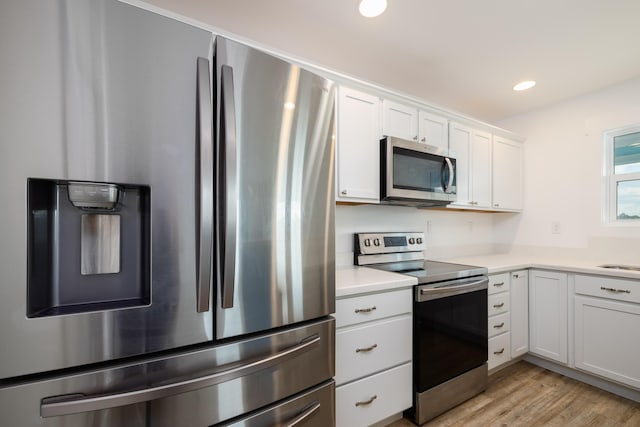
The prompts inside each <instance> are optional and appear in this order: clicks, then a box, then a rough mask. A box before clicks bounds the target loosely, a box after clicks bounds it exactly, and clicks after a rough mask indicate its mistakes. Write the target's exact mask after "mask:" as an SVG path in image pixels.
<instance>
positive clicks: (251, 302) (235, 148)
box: [214, 37, 335, 338]
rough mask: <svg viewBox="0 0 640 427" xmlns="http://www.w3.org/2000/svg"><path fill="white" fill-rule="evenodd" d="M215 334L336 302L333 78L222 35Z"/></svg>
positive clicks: (311, 313)
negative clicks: (324, 77) (217, 273)
mask: <svg viewBox="0 0 640 427" xmlns="http://www.w3.org/2000/svg"><path fill="white" fill-rule="evenodd" d="M215 61H216V69H215V76H214V78H215V80H216V94H217V97H216V100H214V105H216V108H217V125H216V126H215V127H216V141H217V156H216V157H217V164H218V168H217V170H218V177H217V192H216V194H217V197H218V201H217V214H218V218H219V223H218V227H217V253H218V257H217V258H218V265H219V269H218V272H219V278H218V283H219V284H220V285H219V290H218V299H217V303H216V336H217V337H218V338H225V337H231V336H236V335H240V334H245V333H251V332H255V331H261V330H264V329H268V328H272V327H278V326H282V325H288V324H292V323H295V322H301V321H305V320H309V319H314V318H318V317H321V316H325V315H327V314H329V313H332V312H333V311H334V304H335V302H334V300H335V284H334V280H335V279H334V276H335V260H334V205H335V200H334V185H333V176H334V171H333V151H334V140H333V134H334V94H335V88H334V85H333V83H332V82H330V81H328V80H325V79H323V78H321V77H319V76H317V75H314V74H312V73H310V72H308V71H306V70H303V69H301V68H299V67H297V66H295V65H292V64H289V63H287V62H285V61H282V60H280V59H278V58H275V57H273V56H270V55H267V54H265V53H262V52H259V51H256V50H254V49H251V48H249V47H247V46H244V45H241V44H239V43H236V42H233V41H230V40H227V39H223V38H221V37H217V38H216V49H215Z"/></svg>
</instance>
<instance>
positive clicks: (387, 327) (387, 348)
mask: <svg viewBox="0 0 640 427" xmlns="http://www.w3.org/2000/svg"><path fill="white" fill-rule="evenodd" d="M411 328H412V318H411V316H408V315H407V316H402V317H399V318H395V319H390V320H381V321H378V322H374V323H370V324H366V325H362V326H355V327H351V328H346V329H342V330H339V331H337V332H336V377H335V378H336V385H340V384H344V383H346V382H349V381H352V380H355V379H357V378H362V377H364V376H366V375H370V374H373V373H375V372H380V371H383V370H385V369H388V368H390V367H392V366H397V365H400V364H402V363H404V362H410V361H411V338H412V334H411Z"/></svg>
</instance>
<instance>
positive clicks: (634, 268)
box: [598, 264, 640, 271]
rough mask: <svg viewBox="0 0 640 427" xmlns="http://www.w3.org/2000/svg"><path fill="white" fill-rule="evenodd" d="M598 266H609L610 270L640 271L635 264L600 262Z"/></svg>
mask: <svg viewBox="0 0 640 427" xmlns="http://www.w3.org/2000/svg"><path fill="white" fill-rule="evenodd" d="M598 267H601V268H610V269H612V270H628V271H640V266H635V265H622V264H602V265H599V266H598Z"/></svg>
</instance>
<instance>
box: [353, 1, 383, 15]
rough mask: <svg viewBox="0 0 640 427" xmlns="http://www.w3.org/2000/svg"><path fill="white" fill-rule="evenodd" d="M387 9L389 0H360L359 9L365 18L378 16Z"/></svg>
mask: <svg viewBox="0 0 640 427" xmlns="http://www.w3.org/2000/svg"><path fill="white" fill-rule="evenodd" d="M386 9H387V0H360V3H359V4H358V11H360V15H362V16H364V17H365V18H373V17H376V16H378V15H380V14H382V12H384V11H385V10H386Z"/></svg>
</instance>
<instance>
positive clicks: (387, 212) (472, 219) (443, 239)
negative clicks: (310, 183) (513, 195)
mask: <svg viewBox="0 0 640 427" xmlns="http://www.w3.org/2000/svg"><path fill="white" fill-rule="evenodd" d="M496 215H497V216H513V215H515V214H509V213H503V214H490V213H485V212H460V211H454V210H440V209H437V210H435V209H416V208H411V207H404V206H384V205H358V206H349V205H338V206H336V263H337V264H338V265H351V264H353V233H356V232H380V231H389V232H393V231H396V232H403V231H405V232H406V231H422V232H424V233H425V239H426V245H427V249H426V251H425V254H426V256H427V257H428V258H431V259H438V258H447V257H454V256H465V255H477V254H489V253H492V252H493V250H494V248H493V240H494V238H493V222H494V216H496Z"/></svg>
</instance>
